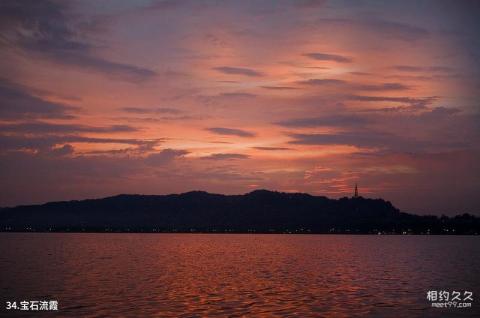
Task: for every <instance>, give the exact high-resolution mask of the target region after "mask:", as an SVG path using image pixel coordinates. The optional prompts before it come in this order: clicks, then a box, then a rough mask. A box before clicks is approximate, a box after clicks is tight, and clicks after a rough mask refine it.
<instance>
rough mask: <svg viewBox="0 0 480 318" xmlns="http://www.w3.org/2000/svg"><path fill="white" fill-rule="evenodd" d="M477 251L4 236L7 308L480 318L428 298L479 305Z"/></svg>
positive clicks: (475, 241)
mask: <svg viewBox="0 0 480 318" xmlns="http://www.w3.org/2000/svg"><path fill="white" fill-rule="evenodd" d="M479 243H480V242H479V238H477V237H440V236H340V235H336V236H329V235H296V236H294V235H226V234H219V235H212V234H209V235H202V234H191V235H190V234H1V241H0V247H1V252H2V253H1V256H0V269H1V272H2V273H6V275H3V274H2V276H4V278H2V282H1V284H0V288H1V294H2V301H5V300H23V299H27V300H35V299H57V300H58V301H59V307H60V311H59V312H58V313H55V314H53V313H49V316H52V317H53V316H65V317H66V316H75V317H102V316H105V317H116V316H123V317H148V316H152V317H179V316H180V317H192V316H198V317H200V316H202V317H205V316H208V317H211V316H213V317H214V316H219V317H225V316H230V317H239V316H249V317H252V316H255V317H271V316H281V317H285V316H300V317H310V316H321V317H322V316H335V317H352V316H378V317H399V316H405V317H410V316H412V317H437V316H442V317H445V316H447V317H448V316H451V317H457V316H462V315H465V316H472V317H473V316H478V315H479V313H480V311H479V309H478V306H477V305H476V303H475V302H474V303H473V308H470V309H438V308H431V307H430V303H429V302H427V300H426V292H427V291H428V290H433V289H439V290H440V289H441V290H459V289H460V290H470V291H473V292H474V300H475V295H480V290H478V287H477V286H480V275H479V273H478V269H479V268H480V258H479V255H480V244H479ZM5 298H6V299H5ZM23 314H25V313H23ZM50 314H52V315H50ZM15 315H22V312H15ZM25 316H31V315H25Z"/></svg>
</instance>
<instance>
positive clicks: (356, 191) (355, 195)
mask: <svg viewBox="0 0 480 318" xmlns="http://www.w3.org/2000/svg"><path fill="white" fill-rule="evenodd" d="M353 197H354V198H358V186H357V183H355V193H354V194H353Z"/></svg>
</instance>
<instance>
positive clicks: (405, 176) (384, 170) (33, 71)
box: [0, 0, 480, 215]
mask: <svg viewBox="0 0 480 318" xmlns="http://www.w3.org/2000/svg"><path fill="white" fill-rule="evenodd" d="M385 2H386V1H353V0H352V1H348V0H344V1H313V0H306V1H301V0H299V1H273V0H272V1H260V0H258V1H201V0H199V1H170V0H166V1H113V0H112V1H8V0H7V1H5V0H3V1H1V2H0V30H1V34H0V180H1V182H0V206H13V205H18V204H31V203H43V202H47V201H56V200H70V199H84V198H98V197H104V196H110V195H115V194H119V193H141V194H167V193H178V192H186V191H191V190H205V191H209V192H215V193H225V194H240V193H246V192H250V191H252V190H255V189H270V190H278V191H286V192H297V191H298V192H308V193H310V194H314V195H325V196H329V197H333V198H338V197H343V196H351V195H352V193H353V188H354V185H355V183H358V185H359V191H360V194H361V195H363V196H365V197H373V198H378V197H381V198H384V199H386V200H389V201H391V202H392V203H393V204H394V205H395V206H397V207H398V208H400V209H402V210H404V211H407V212H414V213H420V214H426V213H432V214H437V215H439V214H442V213H445V214H448V215H453V214H458V213H463V212H469V213H473V214H480V169H479V166H480V108H479V107H480V22H479V21H480V19H479V14H480V1H389V3H388V4H386V3H385Z"/></svg>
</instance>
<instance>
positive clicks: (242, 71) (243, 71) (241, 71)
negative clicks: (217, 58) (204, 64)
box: [213, 66, 263, 77]
mask: <svg viewBox="0 0 480 318" xmlns="http://www.w3.org/2000/svg"><path fill="white" fill-rule="evenodd" d="M213 69H214V70H217V71H219V72H221V73H224V74H231V75H243V76H249V77H260V76H263V73H261V72H258V71H255V70H253V69H250V68H244V67H232V66H220V67H214V68H213Z"/></svg>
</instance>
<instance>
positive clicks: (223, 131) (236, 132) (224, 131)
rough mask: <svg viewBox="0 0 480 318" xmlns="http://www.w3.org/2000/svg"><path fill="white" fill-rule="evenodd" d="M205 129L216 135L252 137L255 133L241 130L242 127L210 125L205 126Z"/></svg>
mask: <svg viewBox="0 0 480 318" xmlns="http://www.w3.org/2000/svg"><path fill="white" fill-rule="evenodd" d="M206 130H208V131H210V132H212V133H214V134H218V135H226V136H238V137H248V138H252V137H255V135H256V134H255V133H253V132H250V131H246V130H242V129H234V128H225V127H212V128H207V129H206Z"/></svg>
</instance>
